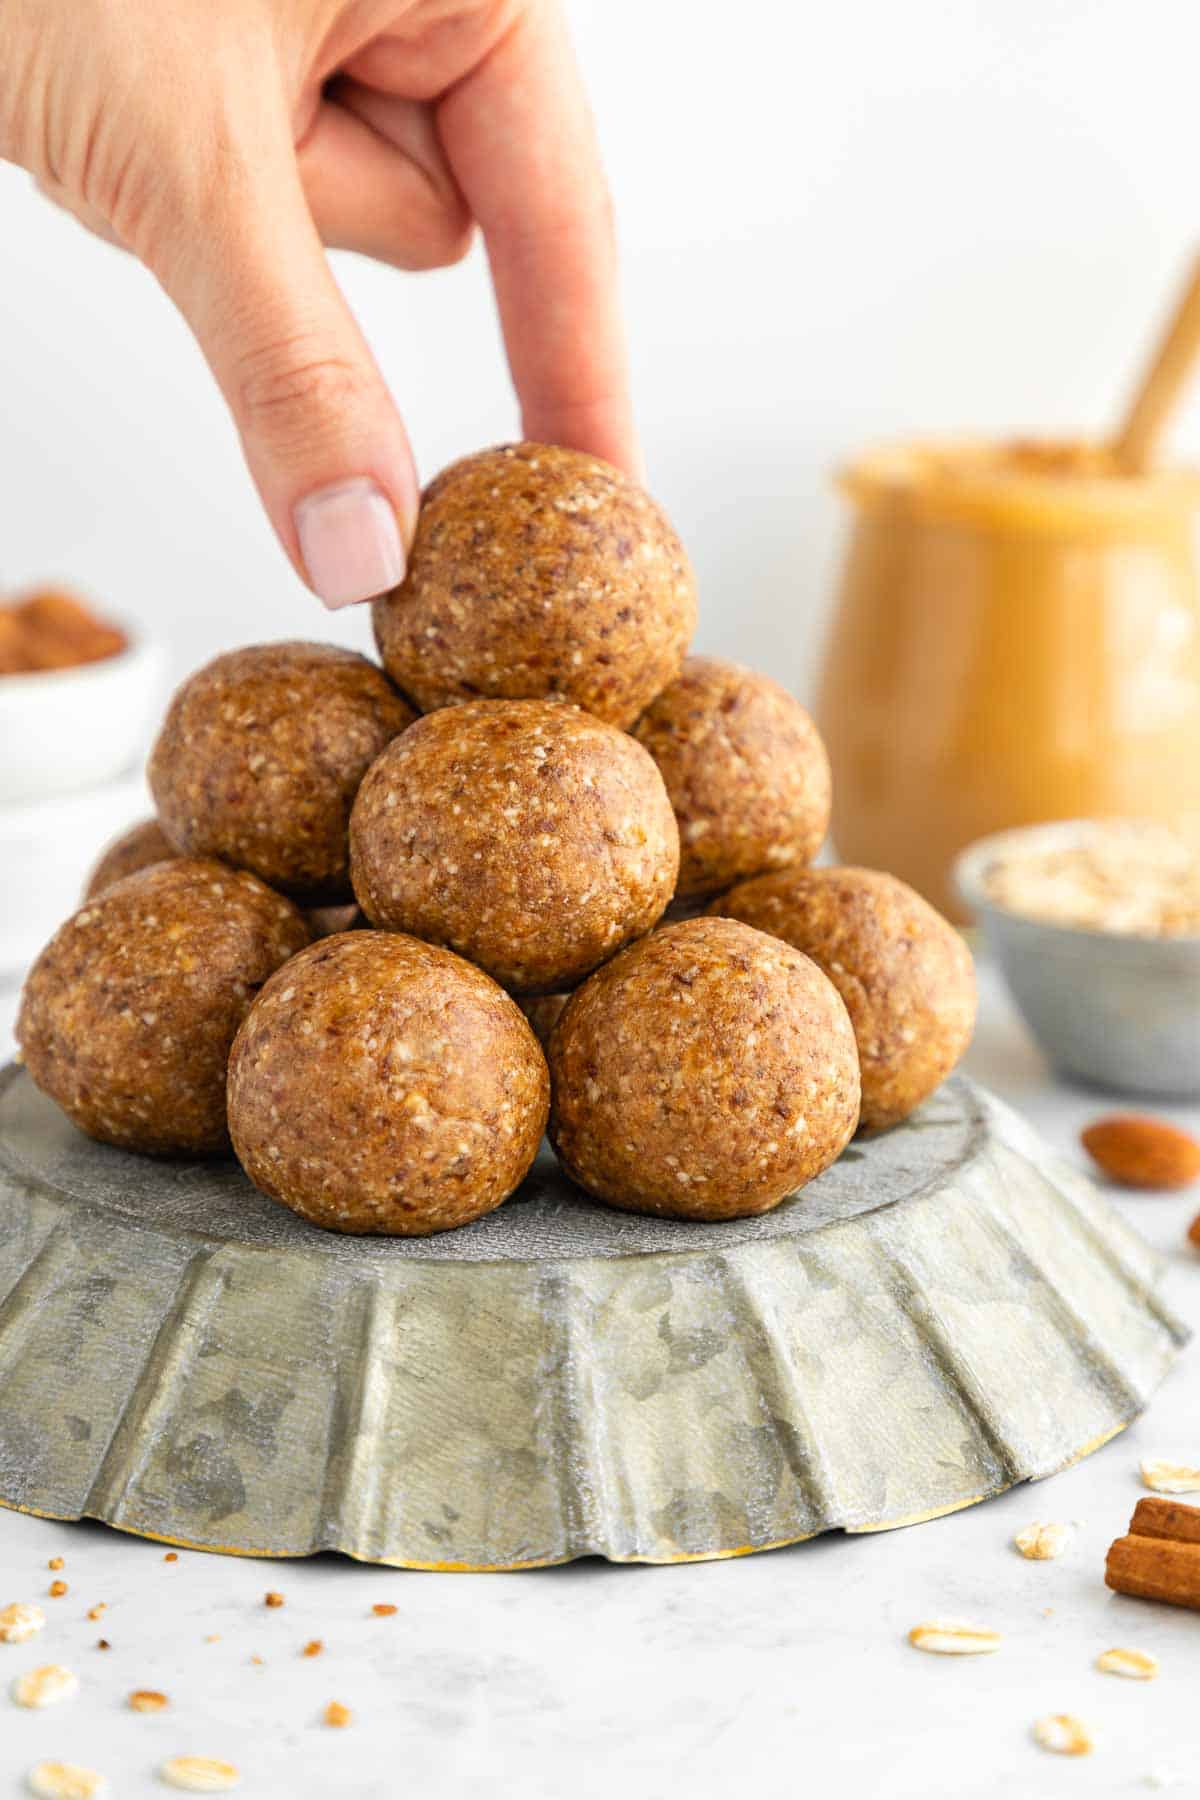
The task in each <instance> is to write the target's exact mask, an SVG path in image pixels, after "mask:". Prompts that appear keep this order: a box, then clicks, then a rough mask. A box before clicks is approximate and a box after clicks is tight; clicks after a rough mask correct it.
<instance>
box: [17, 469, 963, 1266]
mask: <svg viewBox="0 0 1200 1800" xmlns="http://www.w3.org/2000/svg"><path fill="white" fill-rule="evenodd" d="M694 624H695V592H694V584H693V580H692V575H691V571H690V569H689V566H688V561H687V557H686V555H685V553H684V551H683V548H682V546H681V545H680V543H679V540H678V539H677V537H676V536H675V533H674V532H673V531H672V529H671V527H670V525H669V523H668V521H667V520H666V518H665V517H664V516H663V514H662V512H661V511H660V510H659V509H658V507H657V506H655V504H654V503H653V501H652V500H650V498H649V497H648V496H647V495H646V494H645V493H644V492H642V491H641V489H639V488H638V487H636V486H634V485H633V484H632V483H631V482H629V481H627V480H626V479H625V478H624V477H623V476H621V475H620V474H619V473H618V472H617V471H616V470H614V469H612V468H610V467H608V466H607V465H606V464H604V463H601V462H599V461H597V460H595V459H594V458H591V457H587V456H584V455H581V454H578V453H576V452H573V451H568V450H562V449H555V448H550V447H547V446H545V445H538V444H517V445H514V446H509V447H506V448H503V449H498V450H489V451H485V452H483V453H481V454H480V455H477V456H472V457H468V458H467V459H466V460H465V461H463V462H459V463H456V464H455V465H454V466H453V467H451V468H449V469H447V470H446V471H445V472H444V473H443V474H442V475H441V476H439V477H438V479H437V480H436V481H435V482H434V483H433V484H432V486H431V487H430V488H429V490H428V492H427V494H426V496H425V501H424V505H423V508H422V511H421V515H420V520H419V523H418V527H417V534H416V541H415V544H414V547H413V551H412V555H411V558H410V562H409V568H408V573H407V575H406V578H405V580H404V583H403V584H402V586H400V587H399V588H397V589H396V590H395V591H394V592H393V593H391V594H388V595H387V596H386V597H384V598H383V599H381V600H380V601H378V602H377V603H376V607H375V632H376V638H377V642H378V645H379V652H380V657H381V660H382V664H383V667H382V668H379V667H376V666H375V665H374V664H373V663H371V662H369V661H368V660H367V659H366V658H364V657H360V656H357V655H354V654H351V653H349V652H346V651H342V650H338V649H334V648H331V647H328V646H323V645H316V644H300V643H292V644H270V645H263V646H259V647H257V648H253V649H246V650H240V651H235V652H233V653H232V654H230V655H226V656H221V657H218V658H217V659H216V661H215V662H212V663H210V664H209V665H208V666H207V667H206V668H203V669H201V670H200V671H199V672H198V673H197V674H195V675H193V676H192V677H191V679H190V680H188V681H187V682H185V683H184V685H183V687H182V688H181V689H180V690H179V692H178V693H177V694H176V696H175V698H174V700H173V702H172V704H171V706H170V709H169V711H168V714H167V718H166V721H165V723H164V725H163V727H162V731H161V733H160V735H159V738H158V741H157V743H156V745H155V747H154V751H153V754H152V757H151V762H150V785H151V789H152V791H153V794H154V799H155V803H156V806H157V809H158V817H157V820H155V821H152V822H147V823H146V824H144V825H142V826H139V827H137V828H136V829H135V830H134V831H133V832H131V833H130V834H128V836H127V837H126V838H124V839H122V840H121V841H120V842H119V843H118V844H116V845H114V846H113V848H112V849H111V850H110V851H109V852H108V854H107V855H106V856H105V858H104V860H103V861H102V863H101V865H100V867H99V869H98V870H97V871H96V874H95V875H94V877H93V880H92V883H91V886H90V888H89V892H88V897H87V899H86V901H85V903H84V905H83V907H82V909H81V910H80V911H79V912H77V913H76V914H75V915H74V917H73V918H72V919H70V920H69V921H68V922H67V923H66V924H65V925H64V926H63V927H62V928H61V929H60V930H59V931H58V932H57V933H56V935H55V936H54V938H53V939H52V940H51V942H50V944H49V945H48V946H47V948H46V950H45V951H44V952H43V953H42V956H41V957H40V958H39V960H38V962H37V964H36V965H35V967H34V969H33V971H32V973H31V974H30V976H29V980H28V983H27V985H26V989H25V993H24V997H23V1001H22V1007H21V1015H20V1021H19V1025H18V1036H19V1039H20V1043H21V1046H22V1050H23V1054H24V1059H25V1062H26V1064H27V1065H28V1068H29V1071H30V1074H31V1075H32V1077H33V1079H34V1081H35V1082H36V1083H37V1084H38V1085H39V1086H40V1087H41V1088H43V1089H44V1090H45V1091H46V1092H47V1093H48V1094H50V1095H52V1096H53V1097H54V1098H55V1100H57V1101H58V1102H59V1104H60V1105H61V1106H62V1107H63V1108H64V1109H65V1111H66V1112H67V1113H68V1114H69V1115H70V1117H71V1118H72V1119H73V1120H74V1121H75V1123H76V1124H77V1125H78V1126H80V1127H81V1128H82V1129H83V1130H84V1131H86V1132H88V1133H90V1134H91V1135H92V1136H93V1137H96V1138H99V1139H100V1140H101V1141H103V1142H105V1143H108V1144H114V1145H118V1146H120V1147H122V1148H124V1149H128V1150H136V1151H141V1152H145V1153H148V1154H152V1155H181V1154H182V1155H201V1156H202V1155H213V1154H220V1153H222V1152H224V1151H227V1149H228V1147H229V1145H230V1142H231V1141H232V1146H233V1149H234V1151H235V1152H236V1154H237V1156H238V1158H239V1159H240V1161H241V1164H242V1166H243V1168H244V1169H245V1171H246V1173H247V1174H248V1175H249V1177H250V1179H251V1180H252V1181H253V1182H254V1183H255V1185H256V1186H257V1187H259V1188H261V1189H262V1190H263V1192H264V1193H266V1194H269V1195H272V1196H273V1197H274V1198H275V1199H277V1200H280V1201H282V1202H284V1203H285V1204H286V1205H288V1206H290V1207H292V1208H293V1209H294V1210H295V1211H296V1212H297V1213H299V1214H301V1215H302V1216H303V1217H304V1218H306V1219H309V1220H311V1221H313V1222H314V1223H316V1224H318V1225H323V1226H327V1227H329V1228H330V1229H333V1230H336V1231H347V1232H383V1233H394V1234H402V1235H407V1234H421V1233H427V1232H432V1231H440V1230H445V1229H448V1228H450V1227H452V1226H457V1225H463V1224H466V1223H467V1222H468V1221H470V1220H472V1219H475V1218H478V1217H479V1216H480V1215H481V1214H483V1213H486V1212H489V1211H490V1210H492V1209H493V1208H494V1207H497V1206H499V1205H500V1203H501V1202H502V1201H503V1200H504V1199H505V1198H506V1197H507V1196H508V1195H509V1194H511V1193H512V1192H513V1190H514V1189H515V1188H516V1187H517V1186H518V1184H519V1183H520V1181H521V1179H522V1177H523V1176H524V1175H525V1173H526V1171H527V1170H528V1168H529V1166H530V1163H531V1162H532V1160H533V1157H534V1154H535V1152H536V1150H537V1147H538V1144H539V1142H540V1140H541V1137H542V1134H543V1131H544V1130H545V1129H546V1126H547V1121H548V1122H549V1131H550V1137H551V1141H552V1143H553V1146H554V1148H555V1150H556V1152H557V1154H558V1156H559V1158H560V1160H561V1162H562V1164H563V1167H564V1168H565V1169H566V1171H567V1173H568V1174H569V1175H570V1176H571V1177H572V1178H573V1179H574V1180H575V1181H576V1182H577V1183H578V1184H579V1185H580V1186H581V1187H582V1188H584V1189H586V1190H587V1191H588V1193H590V1194H592V1195H594V1196H595V1197H596V1198H597V1199H599V1200H602V1201H606V1202H607V1203H608V1204H610V1205H612V1206H617V1207H624V1208H627V1209H631V1210H634V1211H640V1212H647V1213H655V1214H659V1215H667V1216H673V1217H680V1218H691V1219H724V1218H733V1217H737V1216H739V1215H743V1214H750V1213H762V1212H765V1211H767V1210H768V1209H769V1208H771V1207H773V1206H775V1205H776V1204H777V1203H778V1202H779V1201H780V1200H782V1199H783V1198H784V1196H785V1195H788V1194H791V1193H793V1192H795V1190H796V1189H797V1188H799V1187H801V1186H803V1184H804V1183H805V1182H807V1181H809V1180H811V1179H812V1177H813V1176H815V1175H817V1174H819V1173H820V1171H821V1170H822V1169H824V1168H826V1167H828V1165H829V1164H830V1163H832V1162H833V1161H834V1160H835V1159H836V1157H837V1156H838V1155H839V1154H840V1153H841V1151H842V1150H843V1148H844V1147H845V1145H846V1144H847V1142H848V1141H849V1139H850V1138H851V1136H852V1135H853V1134H854V1132H855V1131H856V1129H859V1128H860V1127H862V1128H863V1129H866V1130H872V1131H875V1130H880V1129H882V1128H884V1127H887V1126H890V1125H894V1124H896V1123H897V1122H898V1121H899V1120H901V1119H903V1118H904V1117H905V1116H906V1115H907V1114H908V1113H909V1112H911V1110H912V1109H913V1108H914V1107H915V1106H916V1105H918V1104H919V1103H920V1102H921V1101H922V1100H924V1099H925V1098H926V1097H927V1096H928V1095H929V1094H930V1093H931V1092H932V1091H933V1090H934V1088H936V1087H937V1085H938V1084H939V1082H941V1081H942V1080H943V1078H944V1077H945V1076H946V1075H947V1074H948V1073H949V1071H950V1069H951V1068H952V1067H953V1066H954V1064H955V1063H956V1062H957V1060H958V1058H959V1057H960V1056H961V1054H962V1052H963V1050H964V1049H965V1047H966V1045H967V1042H968V1040H969V1037H970V1034H971V1029H972V1025H973V1020H974V985H973V979H972V970H971V963H970V958H969V956H968V954H967V951H966V949H965V947H964V945H963V943H962V940H961V939H960V937H959V936H958V934H957V933H956V932H955V931H953V930H952V929H951V927H950V926H949V925H948V924H947V923H946V922H945V921H944V920H943V919H942V918H940V917H939V916H938V915H937V914H936V913H935V912H934V911H933V910H932V909H931V908H930V907H929V906H927V905H926V904H925V902H924V901H923V900H921V899H919V898H918V896H917V895H916V894H914V893H913V892H912V891H911V890H910V889H908V888H906V887H905V886H904V885H903V884H902V883H901V882H899V881H896V880H893V879H892V878H891V877H890V876H888V875H883V874H878V873H875V872H873V871H870V870H863V869H836V868H825V869H814V868H811V867H810V866H809V865H810V863H811V861H812V859H813V857H814V856H815V855H816V853H817V851H818V850H819V848H820V846H821V843H822V841H823V839H824V837H825V832H826V827H827V824H828V819H829V806H830V776H829V766H828V762H827V759H826V756H825V751H824V748H823V746H822V744H821V741H820V739H819V737H818V735H817V733H816V731H815V729H814V727H813V724H812V722H811V720H810V719H809V717H808V715H807V713H805V711H804V710H803V708H801V707H800V706H799V705H798V704H797V703H796V701H794V700H793V699H792V698H791V697H790V696H789V695H788V694H787V693H786V692H784V690H783V689H782V688H780V687H778V686H777V685H776V684H775V683H774V682H772V681H769V680H767V679H766V678H765V677H764V676H761V675H756V674H753V673H752V672H750V671H749V670H747V669H743V668H740V667H738V666H737V665H735V664H733V663H727V662H719V661H715V660H713V659H711V658H707V657H687V656H686V651H687V646H688V641H689V639H690V637H691V634H692V630H693V627H694ZM664 921H666V922H664ZM347 927H350V928H349V929H347ZM331 932H332V935H328V934H329V933H331ZM531 1021H532V1024H531Z"/></svg>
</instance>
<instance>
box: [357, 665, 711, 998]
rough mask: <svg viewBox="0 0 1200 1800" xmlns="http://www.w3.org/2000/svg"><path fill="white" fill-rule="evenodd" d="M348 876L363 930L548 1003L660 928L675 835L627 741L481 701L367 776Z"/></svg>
mask: <svg viewBox="0 0 1200 1800" xmlns="http://www.w3.org/2000/svg"><path fill="white" fill-rule="evenodd" d="M350 860H351V873H352V876H353V880H354V891H355V893H356V895H357V896H358V903H359V905H360V906H361V907H362V909H363V911H364V912H365V913H366V915H367V917H368V919H370V921H371V922H372V924H374V925H378V926H381V927H383V928H384V929H386V930H390V931H407V932H411V933H412V934H413V936H414V937H420V938H427V939H428V940H429V941H430V942H431V943H439V944H445V945H446V946H447V947H448V948H450V949H451V950H456V951H458V953H459V954H460V955H462V956H466V957H469V958H470V960H471V961H472V962H475V963H478V964H479V966H480V967H481V968H483V969H486V970H487V971H488V973H489V974H490V975H492V976H494V977H495V979H496V980H497V981H498V982H499V983H500V984H501V986H502V987H506V988H509V989H510V990H511V991H512V992H513V993H516V994H539V993H554V992H556V991H559V990H561V989H565V988H571V987H573V986H574V985H575V984H576V982H579V981H581V980H582V979H583V977H584V976H585V975H587V974H589V973H590V971H591V970H592V969H594V968H595V967H596V966H597V965H598V964H599V963H601V962H603V961H604V960H605V958H606V957H609V956H612V955H613V954H614V952H615V951H617V950H619V949H620V948H621V946H622V945H623V944H627V943H628V942H629V941H630V939H632V938H635V937H639V936H641V934H642V933H643V932H646V931H649V930H650V928H651V927H652V926H653V925H654V924H655V922H656V921H657V920H658V918H659V917H660V915H661V914H662V911H663V908H664V907H665V906H666V904H667V901H668V900H669V899H670V897H671V890H672V888H673V887H674V885H675V877H676V873H677V871H678V867H679V834H678V831H677V830H676V826H675V817H674V814H673V813H672V811H671V803H670V801H669V800H668V798H667V793H666V789H665V788H664V787H663V784H662V778H661V777H660V775H659V773H658V770H657V769H656V768H655V767H654V764H653V763H652V762H651V760H650V758H649V756H647V754H646V752H645V751H644V750H643V749H642V747H641V745H640V744H638V743H635V742H634V740H633V738H631V737H629V736H628V735H627V734H626V733H625V732H623V731H618V730H617V729H616V728H615V727H614V726H612V725H606V724H604V723H603V721H602V720H600V719H596V718H593V717H592V716H591V714H589V713H586V712H581V711H580V710H579V708H578V707H575V706H564V705H562V704H561V703H560V702H556V701H548V700H477V701H475V702H473V703H472V704H470V705H466V706H455V707H447V708H445V709H443V710H442V711H440V712H434V713H428V714H426V716H425V717H424V718H423V719H420V720H418V722H417V723H416V724H415V725H413V726H411V727H410V729H409V730H408V731H406V732H405V733H404V735H403V736H402V737H399V738H397V739H396V740H395V742H394V743H393V744H391V745H389V747H388V749H387V750H386V751H385V752H384V754H383V755H382V756H381V757H380V758H379V760H378V761H377V762H376V763H374V764H373V765H372V767H371V768H370V769H369V770H368V772H367V775H366V777H365V779H364V781H363V784H362V787H361V788H360V789H359V793H358V798H357V800H356V801H355V803H354V812H353V815H352V817H351V821H350Z"/></svg>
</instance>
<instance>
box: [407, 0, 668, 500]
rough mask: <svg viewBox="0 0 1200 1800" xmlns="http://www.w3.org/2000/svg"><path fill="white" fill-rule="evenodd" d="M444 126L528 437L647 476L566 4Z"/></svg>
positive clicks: (492, 63) (500, 48)
mask: <svg viewBox="0 0 1200 1800" xmlns="http://www.w3.org/2000/svg"><path fill="white" fill-rule="evenodd" d="M438 128H439V131H440V134H441V139H442V144H443V146H444V148H445V151H446V154H447V156H448V158H449V160H450V164H451V167H452V168H453V170H454V174H455V178H456V179H457V181H458V184H459V186H460V187H461V189H462V191H463V193H464V195H465V196H466V199H467V203H468V205H469V206H470V208H471V211H472V213H473V214H474V216H475V218H476V219H477V220H478V222H479V225H480V228H481V229H482V231H483V236H484V241H485V243H486V245H487V252H488V259H489V262H490V264H491V269H492V281H493V284H494V286H495V290H496V301H497V305H498V307H499V311H500V324H501V328H502V330H503V332H504V342H505V346H506V349H507V351H508V362H509V368H510V369H511V370H512V376H513V382H514V384H515V386H516V390H517V395H518V398H519V400H520V402H521V415H522V425H523V429H524V431H525V434H526V436H527V437H530V438H536V439H539V440H541V441H542V442H545V443H552V444H566V445H568V446H570V447H571V448H573V449H577V450H588V451H590V452H591V453H592V454H593V455H596V456H602V457H604V458H605V459H606V460H607V461H608V462H612V463H616V464H617V466H618V467H620V468H623V469H625V470H626V471H627V472H628V473H629V474H631V475H633V476H634V477H635V478H639V479H640V477H641V474H642V459H641V452H640V450H639V448H638V442H637V434H636V431H635V429H634V424H633V407H632V403H631V400H630V393H629V367H628V358H627V352H626V345H625V328H624V323H623V321H622V317H621V307H620V300H619V296H618V283H617V252H616V243H615V237H614V232H613V223H612V208H611V204H610V201H609V197H608V187H607V183H606V181H605V177H604V170H603V167H602V165H601V161H600V150H599V145H598V144H597V142H596V133H595V128H594V126H593V123H592V117H591V112H590V109H589V107H588V102H587V96H586V94H585V93H584V89H583V84H582V81H581V80H580V76H579V70H578V67H577V65H576V62H575V56H574V52H573V50H572V48H571V43H570V40H569V38H568V36H567V30H566V26H565V23H564V21H563V19H562V16H561V14H560V12H559V10H558V8H557V6H552V5H544V4H535V5H533V6H531V7H530V8H528V9H527V10H524V11H523V12H522V13H521V15H520V17H519V19H518V21H517V23H516V24H515V25H514V26H513V27H512V29H511V30H510V31H509V32H508V33H507V34H506V35H505V36H504V37H503V38H502V39H501V41H500V42H499V43H498V44H497V45H496V46H495V47H494V48H493V49H492V50H491V51H490V52H489V54H488V55H487V56H486V57H485V58H484V60H483V61H482V62H481V63H480V64H479V65H478V66H477V67H476V68H475V69H473V70H472V71H471V73H470V74H468V75H466V76H464V78H463V79H462V80H461V81H460V82H458V83H457V84H456V85H455V86H454V87H453V88H451V89H450V90H449V92H448V93H447V94H446V95H445V96H444V97H443V99H442V100H441V102H440V105H439V108H438Z"/></svg>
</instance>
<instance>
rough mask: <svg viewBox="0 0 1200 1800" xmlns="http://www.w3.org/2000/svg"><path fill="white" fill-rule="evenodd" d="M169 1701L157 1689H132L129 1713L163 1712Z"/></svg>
mask: <svg viewBox="0 0 1200 1800" xmlns="http://www.w3.org/2000/svg"><path fill="white" fill-rule="evenodd" d="M169 1705H170V1701H169V1700H168V1699H167V1696H166V1695H165V1694H160V1693H159V1692H158V1690H157V1688H134V1690H133V1692H132V1694H130V1696H129V1710H130V1712H146V1713H149V1712H165V1711H166V1709H167V1707H168V1706H169Z"/></svg>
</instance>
